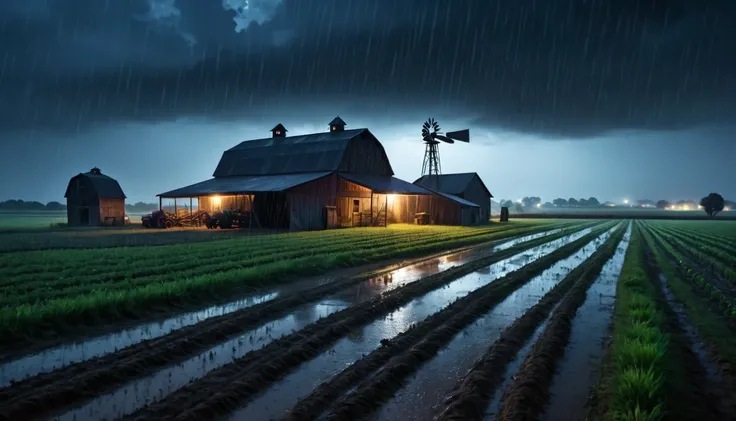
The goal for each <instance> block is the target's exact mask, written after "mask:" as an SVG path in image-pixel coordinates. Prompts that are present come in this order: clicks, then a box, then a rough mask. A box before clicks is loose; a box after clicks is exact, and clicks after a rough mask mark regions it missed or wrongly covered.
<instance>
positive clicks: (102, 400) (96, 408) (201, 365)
mask: <svg viewBox="0 0 736 421" xmlns="http://www.w3.org/2000/svg"><path fill="white" fill-rule="evenodd" d="M343 308H345V307H344V306H341V305H339V304H337V303H329V302H322V303H319V304H317V305H311V306H309V307H308V308H305V309H304V310H302V311H296V312H294V313H292V314H290V315H288V316H286V317H283V318H281V319H278V320H274V321H271V322H269V323H266V324H265V325H263V326H261V327H259V328H258V329H254V330H251V331H248V332H245V333H244V334H243V335H241V336H238V337H237V338H234V339H232V340H229V341H227V342H224V343H222V344H220V345H218V346H217V347H215V348H212V349H209V350H207V351H205V352H202V353H201V354H199V355H197V356H196V357H193V358H190V359H189V360H187V361H184V362H182V363H181V364H177V365H174V366H170V367H167V368H165V369H163V370H161V371H159V372H157V373H156V374H154V375H153V376H150V377H147V378H144V379H141V380H138V381H134V382H131V383H128V384H127V385H126V386H124V387H122V388H120V389H118V390H116V391H115V392H113V393H111V394H108V395H104V396H101V397H99V398H97V399H94V400H92V401H90V402H88V403H87V404H86V405H84V406H82V407H80V408H77V409H75V410H72V411H69V412H67V413H66V414H64V415H62V416H60V417H57V418H54V419H55V420H60V421H67V420H68V421H72V420H74V421H76V420H80V419H107V420H112V419H117V418H120V417H122V416H124V415H127V414H130V413H132V412H134V411H136V410H138V409H140V408H141V407H143V406H144V405H147V404H150V403H152V402H155V401H157V400H159V399H161V398H163V397H165V396H167V395H169V394H170V393H172V392H174V391H176V390H178V389H180V388H181V387H183V386H185V385H187V384H188V383H189V382H191V381H192V380H195V379H197V378H200V377H202V376H204V375H205V374H207V373H208V372H210V371H212V370H214V369H216V368H219V367H222V366H223V365H225V364H227V363H229V362H231V361H232V360H233V359H236V358H240V357H242V356H243V355H245V354H246V353H248V352H250V351H253V350H255V349H260V348H261V347H263V346H264V345H267V344H268V343H270V342H272V341H273V340H275V339H278V338H279V337H281V336H283V335H288V334H290V333H292V332H293V331H296V330H299V329H302V328H304V327H305V326H307V325H308V324H310V323H314V322H316V321H317V320H319V319H320V318H323V317H327V316H328V315H330V314H332V313H334V312H337V311H340V310H342V309H343Z"/></svg>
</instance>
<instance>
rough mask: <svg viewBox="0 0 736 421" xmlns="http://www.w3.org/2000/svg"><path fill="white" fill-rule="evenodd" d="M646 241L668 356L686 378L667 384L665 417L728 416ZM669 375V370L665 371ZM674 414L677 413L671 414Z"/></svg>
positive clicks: (650, 272)
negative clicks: (664, 285)
mask: <svg viewBox="0 0 736 421" xmlns="http://www.w3.org/2000/svg"><path fill="white" fill-rule="evenodd" d="M649 246H650V243H649V241H645V244H644V247H643V248H644V257H645V260H644V261H645V263H646V268H645V269H646V272H647V275H648V277H649V279H650V280H651V282H652V283H653V284H654V285H655V294H656V297H655V298H656V300H657V303H658V307H659V308H660V309H661V310H662V313H663V314H664V318H665V320H664V327H665V329H666V332H667V333H668V334H669V337H670V341H669V350H668V352H669V359H670V360H672V361H676V363H677V365H678V369H679V370H681V371H682V373H678V374H681V375H682V376H687V379H688V381H687V382H682V383H683V386H682V387H684V388H685V389H677V388H675V387H673V385H670V387H669V388H668V397H667V406H668V409H667V410H668V412H669V414H668V416H666V418H667V419H675V418H677V419H713V420H716V419H718V420H721V419H729V418H724V416H725V415H726V414H724V413H722V412H721V410H720V406H721V405H720V404H719V399H718V396H719V394H720V393H719V391H718V389H717V386H716V385H713V384H711V383H710V382H709V381H708V375H707V373H706V369H705V368H704V367H703V365H702V364H701V363H700V360H699V358H698V355H697V354H696V353H695V352H694V350H693V348H692V347H691V343H690V340H689V338H688V337H687V334H686V332H685V329H684V328H683V326H682V325H681V324H680V321H679V318H678V316H677V314H676V313H675V311H674V310H673V308H672V307H671V306H670V305H669V302H668V301H667V297H666V295H665V291H664V290H663V289H662V282H661V281H662V278H661V272H660V269H659V266H658V265H657V261H656V258H655V256H654V254H653V253H652V251H651V250H650V249H649ZM668 375H670V376H672V375H674V374H673V373H668ZM675 414H677V415H675Z"/></svg>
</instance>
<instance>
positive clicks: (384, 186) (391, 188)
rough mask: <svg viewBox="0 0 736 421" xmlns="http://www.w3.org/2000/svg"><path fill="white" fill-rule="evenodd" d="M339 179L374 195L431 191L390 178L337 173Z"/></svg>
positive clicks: (426, 192)
mask: <svg viewBox="0 0 736 421" xmlns="http://www.w3.org/2000/svg"><path fill="white" fill-rule="evenodd" d="M339 175H340V177H342V178H344V179H346V180H348V181H352V182H353V183H355V184H359V185H361V186H363V187H367V188H369V189H371V190H373V192H374V193H386V194H392V193H393V194H432V192H431V191H429V190H427V189H425V188H423V187H421V186H417V185H415V184H411V183H409V182H408V181H404V180H401V179H399V178H396V177H391V176H379V175H369V174H351V173H339Z"/></svg>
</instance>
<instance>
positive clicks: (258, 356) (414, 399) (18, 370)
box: [0, 220, 736, 421]
mask: <svg viewBox="0 0 736 421" xmlns="http://www.w3.org/2000/svg"><path fill="white" fill-rule="evenodd" d="M131 235H132V234H131ZM156 244H159V243H156ZM734 256H736V223H732V222H724V221H718V222H700V221H688V222H685V221H658V222H654V221H650V222H641V221H596V220H593V221H590V220H586V221H576V220H566V221H560V220H546V221H524V222H513V223H509V224H493V225H490V226H488V227H483V228H449V227H389V228H388V229H354V230H352V229H351V230H341V231H332V232H319V233H302V234H286V235H274V236H258V237H247V238H237V237H235V238H228V239H218V240H216V241H215V240H211V241H202V242H198V243H196V244H194V243H191V244H173V245H160V246H156V247H143V246H141V247H112V248H110V247H108V248H104V249H103V248H100V249H84V250H44V251H14V252H6V253H4V254H0V274H2V276H0V303H2V309H1V310H0V338H2V339H0V351H2V355H1V356H0V358H1V359H0V417H1V418H3V419H8V420H26V419H58V420H102V419H105V420H116V419H128V420H160V419H174V418H175V419H177V420H203V419H223V420H225V419H228V420H271V419H287V420H310V419H327V420H354V419H369V420H402V421H404V420H431V419H440V420H490V419H499V420H528V419H543V420H583V419H586V417H588V419H611V418H613V419H637V420H650V419H655V420H656V419H678V420H679V419H718V420H728V419H734V417H735V416H736V415H735V414H736V406H735V402H734V393H736V373H734V372H733V371H732V369H731V367H733V364H734V362H736V341H734V339H733V338H734V334H733V332H734V329H736V288H734V283H736V257H734ZM348 267H350V268H352V269H346V268H348Z"/></svg>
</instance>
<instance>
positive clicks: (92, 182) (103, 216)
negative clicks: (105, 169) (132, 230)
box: [64, 167, 125, 226]
mask: <svg viewBox="0 0 736 421" xmlns="http://www.w3.org/2000/svg"><path fill="white" fill-rule="evenodd" d="M64 197H65V198H66V206H67V208H66V209H67V210H66V212H67V220H68V223H69V225H70V226H82V225H123V224H124V223H125V220H124V218H125V194H124V193H123V189H121V188H120V184H118V182H117V181H115V180H114V179H113V178H110V177H108V176H106V175H105V174H102V172H101V171H100V169H99V168H96V167H95V168H92V169H91V170H90V171H89V172H87V173H84V174H82V173H80V174H78V175H75V176H74V177H72V179H71V180H69V184H68V185H67V188H66V193H65V194H64Z"/></svg>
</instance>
